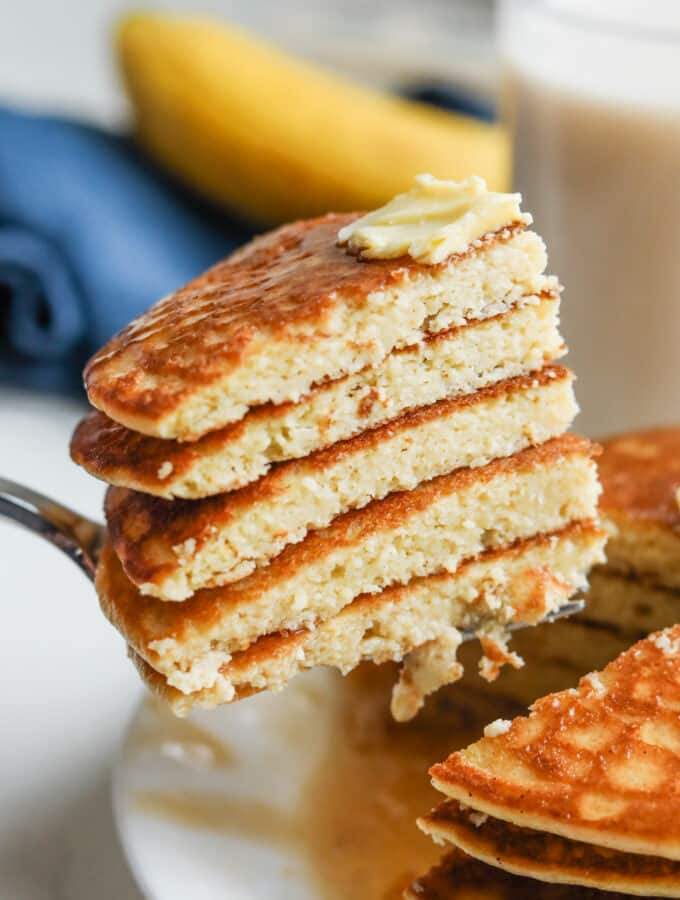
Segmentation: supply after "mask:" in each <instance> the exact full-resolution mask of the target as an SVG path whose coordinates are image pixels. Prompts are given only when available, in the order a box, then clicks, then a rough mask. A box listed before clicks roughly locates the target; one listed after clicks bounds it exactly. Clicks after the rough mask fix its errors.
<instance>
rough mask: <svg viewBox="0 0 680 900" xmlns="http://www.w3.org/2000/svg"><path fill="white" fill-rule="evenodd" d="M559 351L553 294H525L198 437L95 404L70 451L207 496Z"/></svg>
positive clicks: (104, 474)
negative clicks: (165, 432) (144, 427)
mask: <svg viewBox="0 0 680 900" xmlns="http://www.w3.org/2000/svg"><path fill="white" fill-rule="evenodd" d="M565 352H566V348H565V346H564V342H563V341H562V338H561V337H560V334H559V297H558V296H557V295H546V296H541V297H539V296H531V297H529V296H527V297H523V298H522V301H521V302H520V303H519V304H517V305H515V306H514V307H512V308H511V309H510V310H509V311H508V312H507V313H505V314H503V315H500V316H496V317H493V318H491V319H487V320H483V321H481V322H472V323H469V324H467V325H465V326H463V327H461V328H457V329H453V330H448V331H446V332H443V333H440V334H437V335H435V336H433V337H431V338H429V339H428V340H425V341H423V342H421V343H419V344H416V345H413V346H410V347H407V348H404V349H403V350H399V351H396V352H393V353H390V354H389V355H388V356H387V357H386V358H385V359H384V360H382V361H381V362H380V363H378V364H377V365H376V366H374V367H371V368H367V369H363V370H362V371H361V372H358V373H356V374H353V375H349V376H345V377H343V378H340V379H337V380H335V381H331V382H327V383H325V384H323V385H319V386H317V387H314V388H312V389H311V390H310V391H309V392H308V393H306V394H305V395H304V396H303V397H301V398H300V399H299V401H298V402H297V403H292V402H291V403H284V404H280V405H278V406H274V405H272V404H268V405H265V406H262V407H256V408H253V409H251V410H250V411H249V412H248V413H247V414H246V415H245V417H244V418H243V419H242V420H241V421H240V422H238V423H236V424H234V425H230V426H227V427H225V428H223V429H220V430H218V431H213V432H211V433H209V434H207V435H205V436H204V437H202V438H200V439H199V440H196V441H192V442H188V443H187V442H185V443H180V442H178V441H172V440H160V439H158V438H153V437H149V436H147V435H143V434H138V433H136V432H134V431H131V430H130V429H128V428H125V427H124V426H122V425H120V424H119V423H117V422H114V421H113V420H112V419H109V418H108V417H107V416H105V415H104V414H103V413H100V412H94V413H92V414H90V415H89V416H87V417H86V418H85V419H84V420H83V421H82V423H81V424H80V425H79V426H78V428H77V429H76V432H75V434H74V437H73V440H72V442H71V455H72V458H73V459H74V461H75V462H77V463H78V464H79V465H81V466H84V468H86V469H87V471H88V472H90V473H91V474H92V475H94V476H96V477H97V478H101V479H102V480H104V481H107V482H109V483H111V484H116V485H120V486H122V487H129V488H131V489H134V490H139V491H143V492H145V493H149V494H155V495H157V496H160V497H166V498H172V497H182V498H199V497H206V496H210V495H213V494H218V493H221V492H222V491H232V490H236V489H238V488H240V487H243V486H244V485H246V484H248V483H250V482H252V481H255V480H256V479H258V478H260V477H261V476H262V475H264V474H266V472H267V471H268V470H269V469H270V467H271V466H272V464H274V463H277V462H283V461H285V460H288V459H299V458H301V457H304V456H307V455H308V454H310V453H312V452H314V451H316V450H320V449H323V448H324V447H327V446H329V445H331V444H334V443H336V442H337V441H341V440H346V439H348V438H350V437H353V436H354V435H355V434H358V433H359V432H362V431H365V430H366V429H369V428H375V427H376V426H378V425H382V424H384V423H385V422H388V421H390V420H392V419H394V418H397V417H398V416H400V415H402V414H403V413H404V412H406V411H408V410H410V409H415V408H418V407H421V406H428V405H430V404H432V403H436V402H437V401H439V400H442V399H445V398H447V397H454V396H459V395H467V394H471V393H473V392H475V391H477V390H479V389H481V388H484V387H486V386H488V385H490V384H495V383H497V382H499V381H502V380H505V379H508V378H513V377H515V376H518V375H523V374H525V373H527V372H534V371H537V370H539V369H541V368H542V367H543V366H544V365H545V364H546V363H550V362H553V361H554V360H556V359H558V358H559V357H560V356H562V355H563V354H564V353H565Z"/></svg>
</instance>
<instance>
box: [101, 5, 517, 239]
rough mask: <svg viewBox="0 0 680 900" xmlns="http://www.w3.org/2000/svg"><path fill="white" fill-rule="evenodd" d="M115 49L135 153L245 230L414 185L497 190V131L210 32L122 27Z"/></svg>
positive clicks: (137, 24)
mask: <svg viewBox="0 0 680 900" xmlns="http://www.w3.org/2000/svg"><path fill="white" fill-rule="evenodd" d="M117 49H118V55H119V59H120V65H121V69H122V73H123V77H124V81H125V84H126V86H127V89H128V92H129V96H130V99H131V102H132V106H133V110H134V116H135V123H136V131H137V135H138V137H139V140H140V141H141V143H142V144H143V146H144V147H145V148H146V149H147V151H148V152H149V153H150V154H151V156H152V157H154V158H155V159H156V160H157V161H158V162H159V163H160V164H161V165H163V166H164V167H165V168H166V169H168V170H169V171H170V172H172V173H174V174H175V175H176V176H177V177H179V178H180V179H181V180H183V181H184V182H186V183H188V184H189V185H190V186H192V187H193V188H195V189H197V190H199V191H200V192H201V193H203V194H205V195H206V196H207V197H209V198H210V199H212V200H213V201H216V202H217V203H219V204H220V205H222V206H225V207H227V208H228V209H230V210H232V211H234V212H236V213H237V214H238V215H240V216H242V217H244V218H246V219H248V220H250V221H252V222H254V223H256V224H259V225H272V224H276V223H279V222H284V221H289V220H291V219H296V218H305V217H307V216H313V215H317V214H320V213H323V212H326V211H327V210H336V211H342V210H362V209H372V208H374V207H377V206H380V205H381V204H383V203H384V202H385V201H387V200H388V199H389V198H390V197H392V196H394V194H396V193H398V192H399V191H402V190H406V189H408V188H409V187H410V185H411V183H412V179H413V176H414V175H415V174H417V173H419V172H429V173H431V174H433V175H436V176H438V177H440V178H454V179H460V178H465V177H467V176H469V175H472V174H476V175H482V176H483V177H484V178H486V180H487V182H488V183H489V186H490V187H491V188H493V189H496V190H503V189H505V188H506V187H507V184H508V180H509V150H508V144H507V140H506V136H505V134H504V132H503V131H502V129H500V128H499V127H497V126H493V125H487V124H485V123H481V122H478V121H476V120H474V119H470V118H467V117H464V116H456V115H452V114H450V113H447V112H444V111H442V110H438V109H434V108H431V107H429V106H426V105H424V104H419V103H412V102H409V101H405V100H400V99H398V98H395V97H391V96H388V95H384V94H381V93H379V92H377V91H374V90H371V89H368V88H365V87H362V86H360V85H358V84H354V83H353V82H351V81H349V80H344V79H342V78H340V77H338V76H336V75H333V74H331V73H329V72H327V71H325V70H324V69H323V68H321V67H318V66H315V65H312V64H310V63H308V62H305V61H302V60H299V59H297V58H295V57H293V56H291V55H289V54H287V53H284V52H281V51H279V50H277V49H275V48H273V47H271V46H269V45H267V44H266V43H263V42H261V41H259V40H255V39H253V38H252V37H251V36H250V35H248V34H246V33H244V32H242V31H240V30H237V29H235V28H232V27H226V26H225V25H223V24H221V23H219V22H216V21H214V20H210V19H202V18H193V17H182V16H171V15H162V14H158V15H156V14H146V13H137V14H132V15H129V16H127V17H126V18H124V19H123V21H122V22H121V24H120V26H119V29H118V34H117Z"/></svg>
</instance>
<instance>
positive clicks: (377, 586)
mask: <svg viewBox="0 0 680 900" xmlns="http://www.w3.org/2000/svg"><path fill="white" fill-rule="evenodd" d="M595 452H596V447H595V446H594V445H593V444H591V443H590V442H588V441H586V440H584V439H583V438H578V437H576V436H574V435H564V436H562V437H560V438H556V439H554V440H551V441H548V442H546V443H545V444H541V445H540V446H538V447H535V448H530V449H527V450H523V451H522V452H520V453H518V454H516V455H514V456H512V457H510V458H506V459H500V460H495V461H494V462H492V463H489V464H488V465H487V466H484V467H481V468H478V469H460V470H457V471H456V472H453V473H451V474H450V475H443V476H440V477H439V478H435V479H433V480H432V481H429V482H426V483H424V484H421V485H419V486H418V487H416V488H414V489H413V490H412V491H409V492H403V493H396V494H390V495H389V496H388V497H386V498H385V499H384V500H379V501H374V502H372V503H370V504H369V505H368V506H367V507H365V508H364V509H361V510H354V511H351V512H349V513H345V514H344V515H342V516H339V517H338V518H336V519H335V520H334V521H333V523H332V524H331V525H329V526H328V527H327V528H325V529H322V530H319V531H315V532H312V533H310V534H309V535H308V536H307V537H306V538H305V540H304V541H302V542H301V543H299V544H294V545H291V546H289V547H287V548H286V549H285V550H284V551H283V552H282V553H280V554H279V556H277V557H276V558H275V559H273V560H272V561H271V562H270V563H269V565H268V566H266V567H264V568H261V569H258V570H256V571H255V572H254V573H253V574H252V575H250V576H248V577H247V578H244V579H242V580H241V581H239V582H236V583H234V584H230V585H225V586H223V587H216V588H212V589H206V590H201V591H199V592H197V593H196V594H195V595H194V596H193V597H191V598H190V599H189V600H186V601H184V602H183V603H166V602H164V601H162V600H158V599H157V598H155V597H145V596H143V595H142V594H140V593H139V591H138V590H137V589H136V588H135V587H134V585H133V584H132V583H131V582H130V581H129V579H127V578H126V576H125V575H124V573H123V571H122V569H121V568H120V566H119V565H118V563H117V558H116V557H115V554H114V553H112V552H111V551H109V552H107V553H104V554H103V556H102V562H101V564H100V566H99V569H98V572H97V579H96V583H97V588H98V592H99V595H100V600H101V603H102V608H103V610H104V612H105V614H106V615H107V616H108V617H109V619H110V620H111V621H112V623H113V624H114V625H115V626H116V627H117V628H118V629H119V630H120V631H121V633H122V634H123V636H124V637H125V639H126V641H127V642H128V643H129V644H131V645H132V646H133V648H134V649H135V650H136V651H137V652H138V653H140V655H141V656H143V657H144V658H145V659H147V660H148V662H149V663H150V664H151V665H152V666H153V667H154V668H156V669H158V670H159V671H160V672H162V673H163V674H165V675H166V676H167V677H168V680H169V681H170V683H171V684H173V685H175V686H178V687H179V688H180V689H182V690H185V691H187V692H192V691H196V690H200V689H201V688H203V687H207V686H210V685H211V684H213V683H214V681H215V678H216V673H217V672H218V671H219V669H220V668H221V666H223V665H224V664H225V663H227V662H228V661H229V658H230V655H231V654H232V653H234V652H236V651H237V650H242V649H244V648H245V647H247V646H248V645H249V644H251V643H252V642H253V641H254V640H255V639H256V638H258V637H260V636H261V635H263V634H268V633H270V632H273V631H280V630H283V629H297V628H300V627H305V626H309V625H311V624H314V623H316V624H318V623H319V622H322V621H324V620H325V619H327V618H329V617H330V616H333V615H335V614H336V613H338V612H339V611H340V609H342V607H344V606H345V605H346V604H347V603H349V602H350V601H351V600H353V599H354V598H355V597H357V596H359V595H360V594H363V593H377V592H378V591H380V590H382V589H383V588H385V587H387V586H389V585H391V584H399V583H401V584H403V583H406V582H408V581H409V580H410V579H411V578H413V577H419V576H423V575H429V574H433V573H435V572H440V571H443V570H446V571H454V570H455V569H456V567H457V566H458V565H459V564H460V562H461V561H462V560H463V559H465V558H467V557H471V556H474V555H476V554H477V553H480V552H483V551H484V550H487V549H495V548H497V547H503V546H506V545H508V544H511V543H512V542H514V541H515V540H520V539H523V538H527V537H531V536H533V535H534V534H537V533H541V532H550V531H555V530H559V529H560V528H563V527H565V526H566V525H568V524H569V523H571V522H573V521H577V520H579V519H584V518H592V517H593V515H594V514H595V509H596V505H597V496H598V493H599V485H598V481H597V472H596V467H595V464H594V461H593V459H592V456H593V454H594V453H595ZM537 498H540V502H537Z"/></svg>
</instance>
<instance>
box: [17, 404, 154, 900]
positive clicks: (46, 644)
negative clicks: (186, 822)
mask: <svg viewBox="0 0 680 900" xmlns="http://www.w3.org/2000/svg"><path fill="white" fill-rule="evenodd" d="M81 412H82V407H81V406H80V405H79V404H77V403H76V402H75V401H68V400H63V399H57V398H49V397H44V396H37V395H35V394H31V393H27V392H20V391H12V390H0V472H2V474H4V475H6V476H8V477H10V478H13V479H15V480H17V481H23V482H24V483H26V484H29V485H31V486H32V487H35V488H37V489H38V490H41V491H44V492H45V493H48V494H50V495H53V496H54V497H55V498H57V499H59V500H61V501H63V502H66V503H68V504H69V505H71V506H73V507H74V508H76V509H78V510H80V511H82V512H85V513H86V514H88V515H91V516H93V517H97V518H99V517H100V507H101V500H102V486H101V485H100V484H99V483H98V482H96V481H95V480H94V479H92V478H90V477H88V476H87V475H86V474H85V473H84V472H82V471H81V470H79V469H78V468H77V467H76V466H75V465H73V464H72V463H71V461H70V460H69V458H68V452H67V448H68V439H69V435H70V433H71V430H72V428H73V425H74V424H75V422H76V420H77V418H78V416H79V415H80V413H81ZM0 585H1V586H2V588H1V593H2V597H1V601H0V607H1V611H0V622H1V625H0V628H1V630H2V636H1V638H0V646H1V648H2V652H1V653H0V684H1V685H2V689H3V697H2V717H1V722H2V725H1V726H0V727H1V731H0V898H2V900H42V898H49V900H53V898H58V900H94V898H95V897H96V898H97V900H140V898H141V894H140V893H139V891H138V890H137V888H136V887H135V885H134V883H133V881H132V878H131V876H130V875H129V873H128V870H127V866H126V864H125V861H124V859H123V857H122V854H121V851H120V848H119V846H118V843H117V839H116V836H115V831H114V827H113V821H112V816H111V806H110V802H109V791H110V787H109V772H110V766H111V762H112V759H113V756H114V754H115V752H116V748H117V746H118V743H119V741H120V738H121V734H122V731H123V729H124V727H125V725H126V723H127V722H128V720H129V718H130V716H131V714H132V711H133V708H134V707H135V705H136V703H137V701H138V699H139V697H140V696H141V691H142V689H141V686H140V685H139V683H138V680H137V678H136V675H135V673H134V670H133V667H132V665H131V664H130V663H129V662H128V660H127V658H126V656H125V651H124V646H123V643H122V641H121V640H120V638H119V637H118V636H117V635H116V634H115V633H114V632H113V630H112V629H111V627H110V626H109V625H108V624H107V623H106V622H105V620H104V618H103V617H102V615H101V613H100V612H99V608H98V605H97V600H96V598H95V594H94V589H93V587H92V585H91V584H90V583H89V582H88V581H87V580H86V578H85V577H84V576H83V574H82V573H81V572H80V570H79V569H78V568H77V567H76V566H75V565H74V564H73V563H72V562H70V561H69V560H68V559H67V558H66V557H65V556H63V555H62V554H61V553H60V552H59V551H58V550H56V549H55V548H53V547H51V546H50V545H49V544H47V543H45V542H43V541H41V540H40V539H39V538H37V537H34V536H33V535H31V534H29V533H28V532H26V531H23V530H20V529H19V528H17V527H15V526H12V525H9V524H7V523H5V522H2V521H0Z"/></svg>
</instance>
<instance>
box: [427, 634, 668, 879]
mask: <svg viewBox="0 0 680 900" xmlns="http://www.w3.org/2000/svg"><path fill="white" fill-rule="evenodd" d="M485 734H486V736H485V737H484V738H482V739H481V740H480V741H478V742H477V743H476V744H472V745H471V746H470V747H468V748H467V749H465V750H462V751H460V752H458V753H453V754H452V755H451V756H450V757H449V758H448V759H447V760H446V762H444V763H442V764H439V765H435V766H434V767H433V768H432V769H431V770H430V774H431V775H432V782H433V784H434V786H435V787H436V788H438V789H439V790H440V791H442V792H443V793H444V794H445V795H446V796H447V797H449V798H451V799H453V800H458V801H459V802H461V803H464V804H465V805H466V806H470V807H472V808H473V809H474V810H475V811H477V812H481V813H485V814H487V815H489V816H491V817H493V818H496V819H500V820H502V821H505V822H509V823H510V824H511V825H518V826H520V827H523V828H531V829H534V830H538V831H546V832H548V833H549V834H553V835H558V836H561V837H563V838H566V839H568V840H571V841H579V842H584V843H587V844H594V845H596V846H598V847H605V848H610V849H611V850H615V851H620V852H625V853H634V854H641V855H643V856H660V857H663V858H664V859H670V860H675V861H678V860H680V832H679V831H678V826H677V823H678V817H679V815H680V792H679V791H678V784H680V626H674V627H673V628H670V629H667V630H666V631H661V632H656V633H655V634H653V635H651V636H650V637H649V638H647V639H645V640H643V641H640V642H639V643H637V644H635V645H634V646H633V647H632V648H631V649H629V650H627V651H626V652H625V653H623V654H622V655H621V656H619V657H618V659H616V660H615V661H614V662H612V663H610V664H609V665H608V666H607V667H606V668H605V669H604V670H603V671H602V672H601V673H595V674H591V675H588V676H585V677H584V678H582V679H581V681H580V682H579V686H578V689H571V690H568V691H564V692H562V693H559V694H552V695H549V696H547V697H545V698H543V699H541V700H539V701H537V702H536V703H535V704H534V705H533V706H532V708H531V714H530V715H529V716H528V717H523V718H518V719H515V720H514V721H513V722H512V723H510V722H497V723H493V724H492V725H491V726H488V727H487V729H486V731H485Z"/></svg>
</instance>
